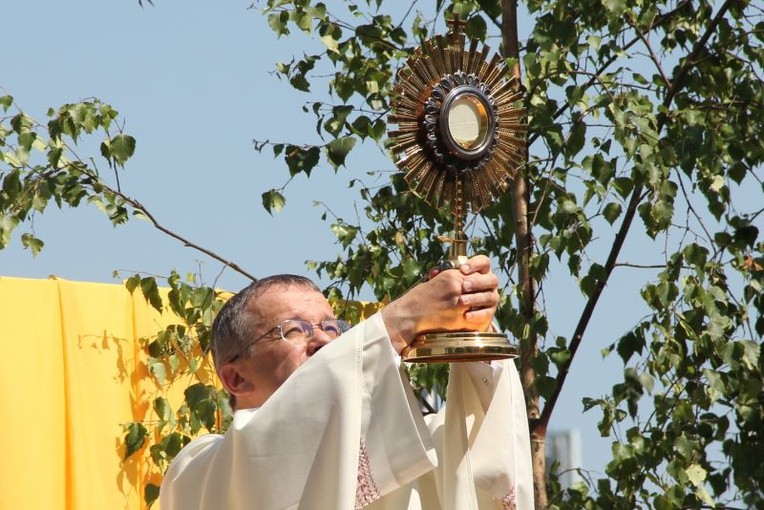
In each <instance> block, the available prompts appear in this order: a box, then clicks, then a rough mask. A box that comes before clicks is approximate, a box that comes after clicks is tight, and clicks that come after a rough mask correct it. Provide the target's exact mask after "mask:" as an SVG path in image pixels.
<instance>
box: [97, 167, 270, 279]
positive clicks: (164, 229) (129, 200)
mask: <svg viewBox="0 0 764 510" xmlns="http://www.w3.org/2000/svg"><path fill="white" fill-rule="evenodd" d="M88 175H90V177H92V178H94V179H97V180H98V185H99V186H100V187H101V188H102V189H103V190H104V191H106V192H107V193H112V194H113V195H115V196H117V197H119V198H121V199H122V200H123V201H124V202H125V203H126V204H128V205H129V206H130V207H132V208H133V209H134V210H136V211H138V212H139V213H141V214H143V215H144V216H146V218H148V219H149V221H150V222H151V223H152V224H153V225H154V228H156V229H157V230H159V231H160V232H163V233H165V234H167V235H168V236H170V237H172V238H173V239H175V240H177V241H180V242H181V243H183V245H184V246H187V247H189V248H193V249H194V250H196V251H198V252H201V253H204V254H205V255H207V256H208V257H210V258H212V259H214V260H217V261H218V262H220V263H222V264H223V265H224V266H226V267H230V268H231V269H233V270H234V271H236V272H237V273H239V274H241V275H243V276H246V277H247V278H249V279H250V280H252V281H253V282H256V281H257V278H256V277H255V276H253V275H252V274H250V273H248V272H247V271H245V270H244V269H243V268H242V267H241V266H239V265H238V264H236V263H235V262H232V261H230V260H228V259H225V258H223V257H222V256H220V255H218V254H217V253H215V252H213V251H212V250H208V249H207V248H204V247H203V246H201V245H198V244H196V243H194V242H192V241H189V240H188V239H186V238H185V237H183V236H181V235H180V234H177V233H176V232H174V231H172V230H170V229H169V228H167V227H165V226H164V225H162V224H161V223H159V220H157V219H156V217H155V216H154V215H153V214H152V213H151V212H150V211H149V210H148V209H146V207H145V206H144V205H143V204H141V203H140V202H138V201H137V200H135V199H134V198H131V197H129V196H127V195H126V194H125V193H123V192H122V191H120V190H116V189H114V188H112V187H111V186H109V185H108V184H106V183H105V182H104V181H103V180H101V179H100V178H99V177H98V176H97V175H93V174H91V173H89V172H88Z"/></svg>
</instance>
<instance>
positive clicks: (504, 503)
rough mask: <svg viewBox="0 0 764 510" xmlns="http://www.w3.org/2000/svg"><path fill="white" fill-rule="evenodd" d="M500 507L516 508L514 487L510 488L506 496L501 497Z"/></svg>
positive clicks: (514, 509)
mask: <svg viewBox="0 0 764 510" xmlns="http://www.w3.org/2000/svg"><path fill="white" fill-rule="evenodd" d="M501 508H502V510H517V506H516V503H515V489H512V490H511V491H509V492H508V493H507V495H506V496H504V497H503V498H501Z"/></svg>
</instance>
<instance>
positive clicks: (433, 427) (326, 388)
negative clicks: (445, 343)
mask: <svg viewBox="0 0 764 510" xmlns="http://www.w3.org/2000/svg"><path fill="white" fill-rule="evenodd" d="M446 401H447V405H446V406H445V411H443V410H441V412H440V413H438V414H437V415H431V416H428V417H427V418H428V423H425V419H424V418H423V417H422V414H421V412H420V411H419V405H418V402H417V400H416V398H415V397H414V395H413V393H412V391H411V388H410V386H409V384H408V381H407V379H406V378H405V375H404V374H402V372H401V370H400V368H399V366H398V363H397V360H396V354H395V351H394V350H393V348H392V346H391V344H390V340H389V338H388V336H387V331H386V330H385V326H384V323H383V321H382V318H381V316H380V315H379V314H377V315H374V316H373V317H371V318H370V319H368V320H366V321H364V322H362V323H360V324H359V325H357V326H355V327H354V328H353V329H351V330H350V331H349V332H347V333H345V334H344V335H342V336H341V337H340V338H338V339H337V340H335V341H333V342H331V343H329V344H327V345H326V346H324V347H323V348H322V349H321V350H320V351H319V352H318V353H316V354H315V355H314V356H312V357H311V358H309V359H308V360H307V361H306V362H305V363H304V364H303V365H302V366H301V367H300V368H299V369H298V370H297V371H295V372H294V373H293V374H292V375H291V376H290V377H289V378H288V379H287V380H286V382H285V383H284V384H283V385H282V386H281V387H280V388H279V389H278V390H277V391H276V392H275V393H274V394H273V395H272V396H271V397H270V398H269V399H268V400H267V401H266V402H265V403H264V404H263V406H262V407H260V408H259V409H245V410H240V411H237V412H236V413H235V414H234V418H233V423H232V424H231V426H230V428H229V429H228V431H227V432H226V434H225V435H223V436H221V435H217V434H209V435H205V436H201V437H199V438H197V439H195V440H194V441H192V442H191V443H189V444H188V445H187V446H186V447H185V448H183V450H182V451H181V452H180V453H179V454H178V455H177V457H176V458H175V460H174V461H173V463H172V465H171V466H170V468H169V469H168V471H167V473H166V474H165V478H164V481H163V483H162V488H161V492H160V506H161V510H193V509H204V510H222V509H230V510H284V509H299V510H352V509H354V508H362V507H366V508H368V509H369V510H405V509H422V510H429V509H432V510H466V509H478V508H479V509H488V508H491V509H494V508H496V509H502V508H517V509H518V510H527V509H532V508H533V483H532V473H531V458H530V439H529V434H528V424H527V418H526V414H525V402H524V399H523V394H522V389H521V387H520V380H519V377H518V375H517V370H516V369H515V367H514V363H512V362H511V361H504V362H501V363H497V362H493V363H492V364H491V365H489V364H486V363H456V364H454V365H452V367H451V375H450V378H449V384H448V389H447V398H446ZM428 427H429V428H428Z"/></svg>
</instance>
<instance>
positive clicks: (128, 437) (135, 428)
mask: <svg viewBox="0 0 764 510" xmlns="http://www.w3.org/2000/svg"><path fill="white" fill-rule="evenodd" d="M125 432H126V433H125V454H124V456H123V457H122V460H127V459H128V458H129V457H130V456H131V455H132V454H134V453H135V452H137V451H138V450H140V449H141V447H143V444H144V443H145V442H146V437H148V435H149V431H148V430H146V427H144V426H143V424H141V423H138V422H133V423H128V424H127V425H126V426H125Z"/></svg>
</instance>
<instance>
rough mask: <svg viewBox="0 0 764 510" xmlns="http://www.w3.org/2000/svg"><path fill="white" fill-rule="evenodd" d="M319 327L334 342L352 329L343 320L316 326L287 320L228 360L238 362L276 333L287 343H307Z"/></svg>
mask: <svg viewBox="0 0 764 510" xmlns="http://www.w3.org/2000/svg"><path fill="white" fill-rule="evenodd" d="M315 327H318V328H320V329H321V331H323V332H324V333H326V335H327V336H328V337H329V338H331V339H332V340H334V339H335V338H337V337H338V336H340V335H341V334H342V333H344V332H346V331H347V330H349V329H350V324H348V323H347V322H345V321H343V320H339V319H328V320H325V321H321V322H317V323H315V324H313V323H310V322H308V321H304V320H301V319H287V320H285V321H282V322H281V323H280V324H277V325H276V326H274V327H272V328H271V329H269V330H268V331H266V332H265V333H263V334H262V335H260V336H259V337H257V338H255V339H254V340H252V341H251V342H250V343H249V344H247V346H246V347H244V348H243V349H242V350H241V351H239V352H238V353H236V355H234V356H233V357H232V358H231V359H229V360H228V362H229V363H230V362H232V361H236V359H237V358H239V357H240V356H241V355H242V354H244V352H246V351H247V350H249V348H250V347H252V346H253V345H255V343H257V342H258V341H260V340H261V339H263V338H265V337H266V336H268V335H270V334H272V333H274V332H275V331H278V332H279V334H280V335H281V338H282V339H283V340H286V341H287V342H290V343H293V344H296V343H299V342H307V341H308V340H310V339H311V338H313V332H314V328H315Z"/></svg>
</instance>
